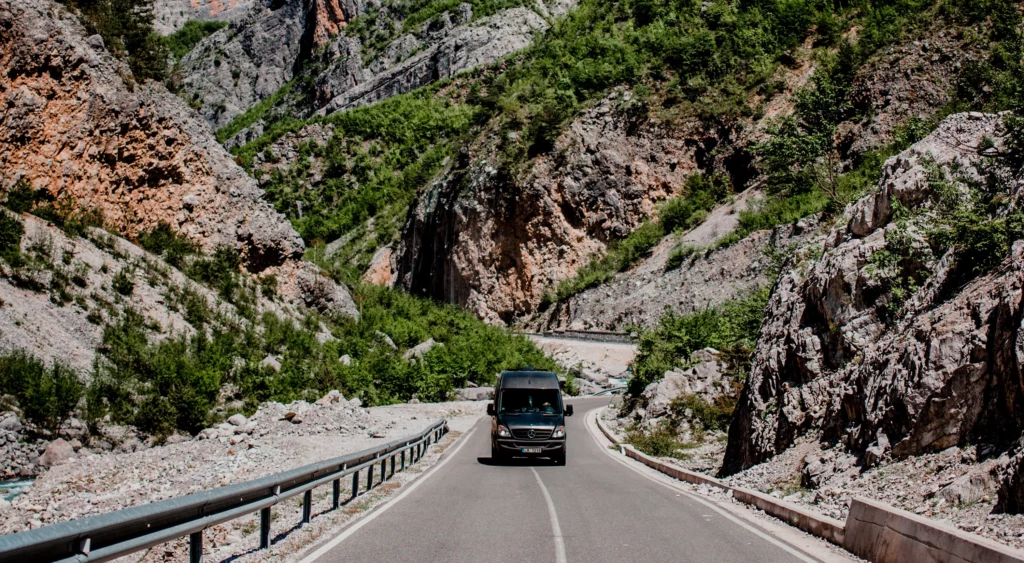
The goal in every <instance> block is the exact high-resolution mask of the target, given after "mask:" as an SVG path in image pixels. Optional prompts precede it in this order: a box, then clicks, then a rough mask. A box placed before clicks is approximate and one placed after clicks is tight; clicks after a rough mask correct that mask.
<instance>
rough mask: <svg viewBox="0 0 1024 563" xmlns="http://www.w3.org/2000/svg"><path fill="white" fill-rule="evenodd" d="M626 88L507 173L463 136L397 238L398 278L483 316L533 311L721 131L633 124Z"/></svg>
mask: <svg viewBox="0 0 1024 563" xmlns="http://www.w3.org/2000/svg"><path fill="white" fill-rule="evenodd" d="M629 101H630V95H629V93H628V92H623V93H613V94H612V95H610V96H609V97H608V98H607V99H605V100H603V101H601V102H600V103H598V104H596V105H595V106H594V107H592V108H590V109H589V110H588V111H587V112H585V113H584V114H583V115H582V116H580V117H579V118H578V119H576V120H574V121H573V122H572V123H571V124H570V125H569V127H568V128H567V130H566V131H565V132H564V133H563V134H562V136H561V137H560V139H559V140H558V142H557V143H556V146H555V148H554V150H552V151H550V152H549V153H547V154H544V155H540V156H538V157H537V158H536V159H535V160H534V162H533V167H532V169H531V170H530V171H529V173H528V174H527V175H526V176H525V177H523V178H513V177H511V176H510V175H509V173H508V172H507V171H506V170H504V169H502V170H499V169H497V168H496V167H495V165H494V164H492V163H496V162H497V161H498V158H497V157H496V156H494V154H495V153H494V151H495V149H494V147H493V145H488V144H486V143H488V142H489V141H487V140H486V139H485V140H484V141H483V143H484V144H483V145H482V146H481V145H478V146H472V147H470V148H469V149H467V151H466V152H465V153H464V154H463V155H462V156H461V157H460V160H461V161H460V162H459V163H456V165H455V166H454V167H453V168H452V169H451V170H450V171H449V172H448V173H447V174H446V175H445V176H444V177H443V178H442V179H441V180H440V181H438V182H437V183H435V184H434V185H433V186H432V187H431V188H429V190H428V191H427V192H426V193H425V194H424V195H423V196H421V198H420V201H419V203H418V205H417V207H416V208H415V209H414V210H413V213H412V216H411V217H410V219H409V221H408V222H407V224H406V227H405V231H404V233H403V235H402V243H401V246H400V247H399V248H398V249H396V256H397V259H396V267H397V276H398V278H397V284H398V285H400V286H402V287H404V288H406V289H407V290H408V291H410V292H412V293H415V294H420V295H428V296H431V297H433V298H435V299H441V300H444V301H448V302H454V303H458V304H460V305H464V306H466V307H468V308H469V309H470V310H472V311H473V312H475V313H476V314H477V315H478V316H479V317H481V318H483V319H487V320H488V321H490V322H496V323H497V322H509V321H511V320H512V319H513V318H515V317H521V316H523V315H526V314H528V313H531V312H533V311H535V310H536V308H537V306H538V305H539V303H540V301H541V298H542V296H543V293H544V291H545V290H546V289H548V288H550V287H551V286H552V285H553V284H555V283H557V282H558V281H560V280H562V279H565V278H568V277H570V276H572V275H573V274H574V273H575V272H576V271H577V270H578V269H579V268H581V267H582V266H583V265H585V264H587V263H588V262H589V261H590V259H591V257H592V256H593V255H595V254H600V253H603V252H604V250H605V248H606V245H607V244H608V243H609V242H610V241H612V240H615V239H618V238H622V237H625V236H626V235H628V234H629V233H630V232H632V231H633V230H634V229H635V228H636V227H637V226H639V225H640V224H641V223H642V222H643V221H644V220H645V219H647V218H649V217H651V216H652V215H653V214H654V207H655V203H656V202H658V201H659V200H662V199H665V198H667V197H669V196H672V195H675V194H677V193H678V192H679V190H681V189H682V187H683V186H684V184H685V180H686V178H687V177H688V176H689V175H690V174H691V173H693V171H695V170H697V169H698V167H699V166H700V165H701V164H707V163H708V162H709V161H710V160H711V158H710V156H709V155H710V150H711V149H712V148H713V147H714V146H716V145H717V143H718V142H719V141H720V139H722V138H724V137H726V136H727V134H728V132H727V131H726V132H725V133H723V132H721V131H707V130H706V129H705V128H704V127H703V126H700V125H699V124H693V126H692V128H687V127H682V128H680V129H677V130H671V131H666V130H664V129H661V128H659V125H658V124H656V123H652V124H647V125H645V126H643V127H637V122H636V120H634V119H630V118H629V116H628V114H627V113H625V112H626V111H628V110H624V109H623V108H624V107H625V108H628V107H629V105H628V104H629Z"/></svg>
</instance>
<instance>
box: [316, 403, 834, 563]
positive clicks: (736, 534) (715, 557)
mask: <svg viewBox="0 0 1024 563" xmlns="http://www.w3.org/2000/svg"><path fill="white" fill-rule="evenodd" d="M607 402H608V400H607V399H582V400H576V401H574V402H573V404H574V405H575V409H576V413H575V415H574V416H573V417H572V418H569V419H567V420H568V435H569V440H570V441H569V455H568V462H567V465H566V466H564V467H563V466H553V465H550V464H548V463H547V462H546V461H543V460H537V461H534V462H528V461H525V460H524V461H522V462H519V461H516V462H513V463H512V464H509V465H495V464H493V463H492V462H491V459H490V442H489V432H490V425H489V424H490V422H489V419H486V418H485V419H483V420H481V422H480V423H478V424H477V425H476V426H475V427H474V428H473V430H471V431H470V432H468V433H467V434H466V435H465V436H464V437H463V438H461V439H460V440H459V442H457V443H456V444H455V445H454V446H452V449H451V450H450V452H451V453H450V454H449V457H447V458H446V459H444V460H442V463H443V465H441V466H438V467H437V469H436V471H435V472H434V473H433V474H428V476H427V477H426V480H424V481H423V482H422V483H421V484H420V485H418V486H417V485H415V483H417V482H418V481H419V480H417V481H414V482H413V484H411V485H410V487H411V489H412V490H410V491H408V492H407V494H405V495H404V498H402V497H401V496H400V497H399V498H398V499H397V500H396V501H393V502H392V504H391V505H390V506H388V505H385V506H386V509H385V510H384V511H382V512H380V513H379V514H376V515H374V513H371V514H370V515H369V516H368V517H367V518H366V520H368V521H365V522H363V523H362V524H360V523H359V522H357V523H355V524H353V525H352V526H350V527H349V528H348V529H347V530H343V531H342V532H341V534H340V535H339V536H338V537H337V538H336V539H335V540H333V541H332V542H328V543H327V544H326V545H325V546H323V547H322V548H320V549H319V550H318V551H316V552H314V553H313V554H311V556H310V557H308V558H307V561H314V560H315V561H317V562H320V563H332V562H341V561H345V562H348V561H373V562H381V561H386V562H388V563H392V562H401V561H409V562H413V561H415V562H423V561H459V562H463V561H464V562H486V561H531V562H532V561H544V562H548V561H553V562H556V563H561V562H563V561H574V562H576V561H579V562H587V563H593V562H598V561H688V562H700V561H722V562H726V561H727V562H735V561H758V562H776V561H814V560H815V558H814V557H812V556H809V555H808V554H806V553H804V552H801V551H799V550H798V549H797V548H794V547H792V546H789V545H786V546H785V547H784V546H783V544H782V542H780V541H779V540H777V539H776V540H774V541H772V540H769V539H766V535H767V534H765V533H763V532H761V533H756V532H755V531H752V529H751V528H754V529H757V526H756V525H750V524H747V525H740V524H738V523H736V522H735V521H733V520H732V519H730V518H727V517H725V516H724V515H723V514H721V513H719V512H718V511H716V510H714V509H712V508H710V507H708V506H707V505H705V504H703V503H701V502H699V501H697V500H695V499H694V498H692V497H691V496H689V495H686V494H678V493H673V490H672V489H670V488H668V487H666V486H665V485H663V484H660V483H658V482H656V481H653V480H651V479H648V478H646V477H644V476H643V475H641V474H639V473H637V472H636V471H633V470H631V469H630V468H629V467H627V466H626V465H624V464H622V463H619V462H618V461H616V460H615V459H613V458H612V457H611V456H609V455H608V454H607V453H605V452H604V451H602V447H603V446H601V445H599V444H598V442H597V440H595V438H594V437H593V435H592V434H591V432H590V431H589V430H588V429H587V428H586V425H585V422H584V419H585V418H586V413H587V412H588V411H589V410H592V409H594V408H597V407H600V406H603V405H605V404H607Z"/></svg>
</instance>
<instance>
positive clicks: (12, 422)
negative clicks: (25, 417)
mask: <svg viewBox="0 0 1024 563" xmlns="http://www.w3.org/2000/svg"><path fill="white" fill-rule="evenodd" d="M23 428H24V426H22V424H21V420H19V419H18V416H17V415H15V414H8V415H7V416H5V417H4V418H3V420H0V429H3V430H10V431H11V432H21V431H22V429H23Z"/></svg>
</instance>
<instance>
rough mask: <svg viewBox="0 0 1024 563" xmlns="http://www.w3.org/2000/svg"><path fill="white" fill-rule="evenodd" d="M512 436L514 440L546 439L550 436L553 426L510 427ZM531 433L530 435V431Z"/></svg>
mask: <svg viewBox="0 0 1024 563" xmlns="http://www.w3.org/2000/svg"><path fill="white" fill-rule="evenodd" d="M509 430H511V431H512V437H513V438H515V439H516V440H547V439H548V438H550V437H551V432H552V430H554V429H553V428H510V429H509ZM531 432H532V433H533V435H532V436H531V435H530V433H531Z"/></svg>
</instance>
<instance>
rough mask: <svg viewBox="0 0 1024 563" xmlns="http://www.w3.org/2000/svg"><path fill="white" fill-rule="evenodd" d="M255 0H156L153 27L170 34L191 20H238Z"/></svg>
mask: <svg viewBox="0 0 1024 563" xmlns="http://www.w3.org/2000/svg"><path fill="white" fill-rule="evenodd" d="M257 3H258V2H254V1H253V0H155V1H154V2H153V29H155V30H156V32H157V33H159V34H161V35H169V34H171V33H174V32H175V31H177V30H179V29H181V26H183V25H185V22H187V21H189V20H217V21H227V22H232V21H237V20H239V19H242V18H244V17H245V15H246V14H248V13H249V9H250V8H251V7H252V6H253V4H257Z"/></svg>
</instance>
